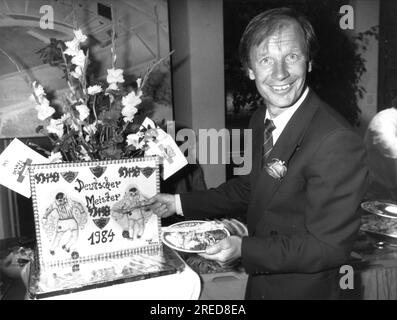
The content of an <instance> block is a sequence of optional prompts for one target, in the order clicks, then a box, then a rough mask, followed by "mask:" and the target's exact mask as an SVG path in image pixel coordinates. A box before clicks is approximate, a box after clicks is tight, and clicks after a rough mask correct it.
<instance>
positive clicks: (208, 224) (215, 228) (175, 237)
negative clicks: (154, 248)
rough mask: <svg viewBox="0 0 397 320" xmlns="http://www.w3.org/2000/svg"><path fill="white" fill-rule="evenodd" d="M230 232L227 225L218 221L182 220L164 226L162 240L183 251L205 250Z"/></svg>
mask: <svg viewBox="0 0 397 320" xmlns="http://www.w3.org/2000/svg"><path fill="white" fill-rule="evenodd" d="M228 236H230V232H229V231H228V230H227V229H226V228H225V225H224V224H222V223H218V222H216V221H202V220H191V221H182V222H178V223H175V224H173V225H170V226H168V227H165V228H162V232H161V240H162V241H163V243H164V244H165V245H167V246H168V247H170V248H172V249H174V250H177V251H182V252H189V253H200V252H205V250H206V248H207V247H208V246H211V245H213V244H215V243H217V242H219V241H221V240H223V239H225V238H226V237H228Z"/></svg>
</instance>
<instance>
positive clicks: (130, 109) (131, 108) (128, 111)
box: [121, 92, 142, 122]
mask: <svg viewBox="0 0 397 320" xmlns="http://www.w3.org/2000/svg"><path fill="white" fill-rule="evenodd" d="M141 102H142V100H141V98H140V96H137V95H136V94H135V92H130V93H129V94H128V95H127V96H125V97H123V99H122V100H121V104H122V105H123V106H124V108H123V109H122V110H121V113H122V115H123V116H124V121H125V122H128V121H132V119H134V115H135V114H136V113H137V112H138V109H137V108H136V107H135V106H137V105H138V104H140V103H141Z"/></svg>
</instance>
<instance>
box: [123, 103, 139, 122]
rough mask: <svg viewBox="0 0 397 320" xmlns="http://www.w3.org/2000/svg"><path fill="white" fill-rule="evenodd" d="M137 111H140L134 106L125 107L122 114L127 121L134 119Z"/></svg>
mask: <svg viewBox="0 0 397 320" xmlns="http://www.w3.org/2000/svg"><path fill="white" fill-rule="evenodd" d="M137 112H138V109H137V108H135V107H134V106H130V107H124V108H123V110H121V114H122V115H123V116H124V121H125V122H130V121H132V120H133V119H134V116H135V114H136V113H137Z"/></svg>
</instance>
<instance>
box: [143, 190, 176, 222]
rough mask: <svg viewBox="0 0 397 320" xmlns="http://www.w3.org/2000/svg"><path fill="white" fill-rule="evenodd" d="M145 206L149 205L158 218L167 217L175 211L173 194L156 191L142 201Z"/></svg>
mask: <svg viewBox="0 0 397 320" xmlns="http://www.w3.org/2000/svg"><path fill="white" fill-rule="evenodd" d="M143 204H144V205H145V206H149V207H150V209H152V210H153V212H154V213H155V214H156V215H158V216H159V217H160V218H167V217H169V216H171V215H173V214H174V213H175V212H176V208H175V195H173V194H167V193H158V194H156V195H155V196H154V197H152V198H150V199H148V200H146V201H144V203H143Z"/></svg>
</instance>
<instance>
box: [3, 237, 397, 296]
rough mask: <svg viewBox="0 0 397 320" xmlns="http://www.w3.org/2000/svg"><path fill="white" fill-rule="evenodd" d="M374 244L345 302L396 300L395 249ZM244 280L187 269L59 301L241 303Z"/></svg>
mask: <svg viewBox="0 0 397 320" xmlns="http://www.w3.org/2000/svg"><path fill="white" fill-rule="evenodd" d="M376 241H377V239H376V238H374V237H372V236H371V237H370V236H368V235H367V234H364V233H361V234H360V237H359V240H358V241H357V243H356V245H355V248H354V252H353V254H352V258H351V260H350V261H349V264H350V265H351V266H352V267H353V269H354V272H355V274H354V289H353V290H349V289H347V290H344V292H343V293H344V294H343V298H344V299H364V300H375V299H378V300H386V299H393V300H395V299H397V247H394V246H389V247H388V246H386V247H385V248H383V249H379V248H376V246H375V245H374V244H375V243H376ZM247 277H248V276H247V274H246V273H244V272H223V273H212V274H211V273H208V274H200V275H198V274H197V273H195V272H194V271H193V270H192V269H191V268H190V267H189V266H186V267H185V269H184V271H183V272H181V273H179V274H172V275H167V276H162V277H157V278H151V279H146V280H141V281H137V282H131V283H125V284H119V285H115V286H112V287H106V288H101V289H100V290H103V291H100V290H99V289H95V290H87V291H83V292H77V293H74V294H69V295H66V296H60V297H58V298H62V299H124V300H125V299H137V300H138V299H141V300H156V299H158V300H173V299H176V300H186V299H201V300H240V299H244V292H245V286H246V281H247ZM200 282H201V284H200ZM9 283H10V284H11V285H10V287H9V290H8V292H7V294H6V295H5V297H4V299H13V300H15V299H24V298H25V286H24V285H23V282H22V280H21V279H11V280H10V281H9ZM171 288H172V289H171ZM93 294H94V295H93ZM96 294H99V295H96Z"/></svg>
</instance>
